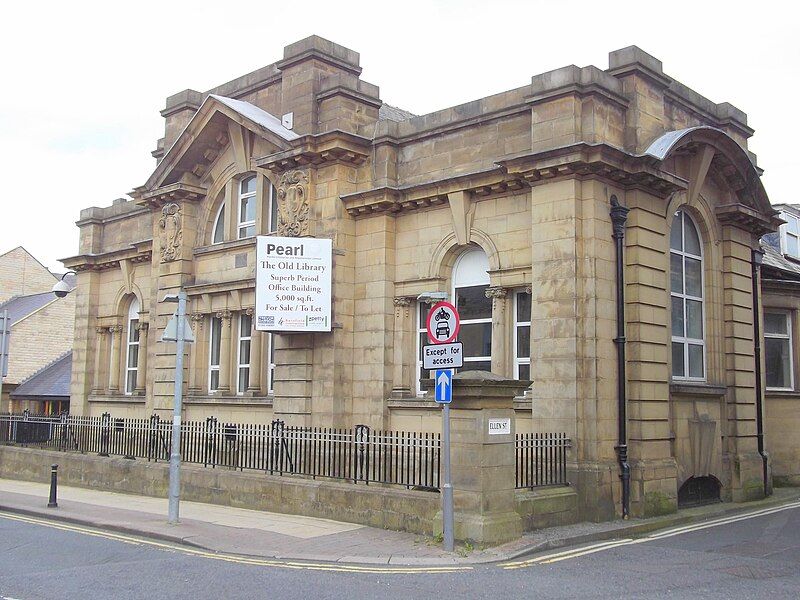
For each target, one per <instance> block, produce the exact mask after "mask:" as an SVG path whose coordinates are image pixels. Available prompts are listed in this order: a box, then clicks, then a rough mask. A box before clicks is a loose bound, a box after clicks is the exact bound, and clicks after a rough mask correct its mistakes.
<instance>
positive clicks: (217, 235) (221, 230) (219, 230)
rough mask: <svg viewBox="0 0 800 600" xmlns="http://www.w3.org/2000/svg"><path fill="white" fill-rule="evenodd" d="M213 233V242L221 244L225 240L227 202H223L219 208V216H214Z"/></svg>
mask: <svg viewBox="0 0 800 600" xmlns="http://www.w3.org/2000/svg"><path fill="white" fill-rule="evenodd" d="M213 232H214V233H213V234H212V237H211V243H212V244H219V243H221V242H224V241H225V203H224V202H223V203H222V204H221V205H220V207H219V210H218V211H217V216H216V217H215V218H214V229H213Z"/></svg>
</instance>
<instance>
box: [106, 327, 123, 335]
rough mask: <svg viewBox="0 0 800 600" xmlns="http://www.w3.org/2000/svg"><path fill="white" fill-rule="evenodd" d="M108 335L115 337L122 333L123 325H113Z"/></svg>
mask: <svg viewBox="0 0 800 600" xmlns="http://www.w3.org/2000/svg"><path fill="white" fill-rule="evenodd" d="M108 333H110V334H111V335H114V334H115V333H122V325H112V326H111V327H109V328H108Z"/></svg>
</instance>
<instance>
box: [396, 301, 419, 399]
mask: <svg viewBox="0 0 800 600" xmlns="http://www.w3.org/2000/svg"><path fill="white" fill-rule="evenodd" d="M393 303H394V348H393V362H394V370H393V373H392V397H393V398H410V397H412V396H414V395H415V394H414V382H413V378H412V376H411V374H412V373H413V372H414V370H415V365H416V357H415V356H414V342H413V341H414V331H413V319H412V310H413V309H412V307H413V306H414V298H412V297H410V296H400V297H397V298H394V299H393Z"/></svg>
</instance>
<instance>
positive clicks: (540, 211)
mask: <svg viewBox="0 0 800 600" xmlns="http://www.w3.org/2000/svg"><path fill="white" fill-rule="evenodd" d="M360 73H361V67H360V66H359V55H358V53H356V52H354V51H352V50H349V49H347V48H344V47H342V46H339V45H337V44H334V43H332V42H329V41H327V40H323V39H321V38H319V37H316V36H313V37H310V38H307V39H305V40H301V41H299V42H296V43H294V44H291V45H289V46H287V47H286V48H285V51H284V56H283V58H282V59H281V60H279V61H277V62H275V63H273V64H271V65H269V66H266V67H264V68H262V69H259V70H257V71H255V72H253V73H249V74H247V75H244V76H242V77H239V78H237V79H234V80H232V81H230V82H228V83H225V84H223V85H221V86H219V87H216V88H214V89H211V90H208V91H206V92H197V91H194V90H184V91H182V92H179V93H177V94H175V95H173V96H170V97H169V98H167V102H166V106H165V108H164V109H163V110H162V111H161V114H162V116H163V117H164V119H165V134H164V137H163V138H162V139H161V140H159V141H158V143H157V146H156V150H155V151H154V152H153V156H154V157H155V158H156V160H157V163H158V164H157V166H156V168H155V170H154V172H153V174H152V175H151V176H150V178H149V179H148V180H147V182H145V183H144V185H141V186H140V187H137V188H135V190H134V191H133V192H132V193H131V196H132V200H129V201H126V200H124V199H122V200H118V201H115V202H114V203H113V204H112V205H111V206H109V207H106V208H88V209H86V210H83V211H82V212H81V215H80V220H79V221H78V226H79V228H80V248H79V251H78V254H77V255H76V256H74V257H71V258H69V259H66V260H65V261H64V264H65V265H66V266H67V267H69V268H71V269H74V270H76V271H77V272H78V290H77V321H76V334H75V346H74V356H73V386H72V405H73V408H72V410H73V412H74V413H78V414H81V413H83V414H92V415H99V414H101V413H104V412H106V411H109V412H112V413H113V414H114V415H118V416H140V417H144V416H147V415H149V414H151V413H153V412H157V413H162V414H164V416H166V414H167V413H168V412H169V411H171V406H172V394H173V381H172V378H173V375H172V374H173V370H174V358H173V355H174V345H173V344H168V343H161V342H159V338H160V336H161V332H162V330H163V328H164V327H165V324H166V322H167V320H168V318H169V316H170V315H171V314H172V311H173V310H174V305H171V304H166V303H163V302H161V300H162V298H163V297H164V295H165V294H167V293H175V292H177V291H178V290H179V289H181V288H183V289H184V290H186V291H187V293H188V295H189V300H190V302H189V304H190V308H189V311H190V313H191V320H192V324H193V329H194V332H195V336H196V338H197V342H196V343H194V344H191V345H190V347H189V348H188V350H187V357H186V362H185V364H186V365H187V367H186V374H185V379H186V386H187V388H186V389H187V390H188V393H187V397H186V400H185V404H184V406H185V415H184V418H185V419H191V420H197V419H204V418H206V417H207V416H210V415H215V416H218V417H220V418H225V419H228V420H232V421H241V422H253V421H255V422H261V423H265V422H269V421H270V420H271V419H273V418H281V419H283V420H285V421H286V422H287V423H289V424H304V425H320V426H340V427H348V426H353V425H355V424H359V423H365V424H368V425H370V426H372V427H377V428H388V429H405V430H417V431H438V430H439V428H440V420H439V411H438V410H437V406H436V405H435V404H434V403H433V402H431V401H430V399H429V398H428V397H426V396H425V394H424V392H423V387H422V386H421V384H420V378H421V377H422V376H423V375H424V373H423V372H422V370H421V362H420V349H419V348H420V344H421V343H422V342H423V341H424V333H423V331H424V315H425V312H426V310H427V305H426V304H425V303H424V302H419V301H418V297H419V296H420V295H424V294H426V293H429V292H444V293H446V294H447V295H448V296H449V297H450V298H451V299H454V301H455V303H456V304H457V305H458V307H459V310H460V312H461V316H462V319H463V325H462V329H461V335H460V339H461V341H463V343H464V347H465V354H466V364H465V370H466V369H480V370H490V371H492V372H494V373H495V374H498V375H502V376H505V377H508V378H519V379H523V380H525V379H530V380H533V384H532V386H531V387H530V389H529V390H528V391H527V392H526V393H525V394H524V395H523V396H520V397H518V398H517V400H516V401H515V414H516V419H515V427H516V430H517V431H548V432H549V431H563V432H567V433H568V435H569V436H570V437H571V438H572V440H573V450H572V452H571V456H570V478H571V481H572V482H573V483H574V486H575V489H577V491H578V497H579V509H580V514H581V517H582V518H584V519H587V518H588V519H601V518H609V517H611V516H613V515H614V514H615V512H617V511H618V508H617V507H618V506H619V497H620V493H621V486H620V476H619V474H620V466H619V460H620V459H619V456H618V454H617V450H616V449H615V447H616V446H617V445H618V436H619V429H618V427H619V424H618V406H619V401H620V397H619V394H620V393H622V394H626V395H627V419H624V420H625V422H626V424H627V441H628V444H627V452H628V457H627V458H628V461H629V463H630V467H631V482H632V483H631V506H632V512H633V514H638V515H643V514H656V513H660V512H668V511H672V510H675V508H676V506H677V503H678V499H679V497H680V498H682V499H691V498H692V496H693V495H695V494H698V493H711V494H719V495H721V497H722V498H723V499H727V500H731V499H733V500H742V499H748V498H754V497H758V496H760V495H763V493H764V488H763V469H764V459H763V456H762V455H761V454H759V447H758V443H757V439H758V438H757V435H756V433H757V428H758V426H759V422H760V417H761V415H760V414H757V412H756V390H757V387H758V382H757V381H756V379H755V376H754V365H755V349H754V336H753V333H754V320H753V314H754V312H753V300H754V298H753V293H752V290H753V288H752V281H753V280H752V275H751V273H752V268H751V262H752V258H751V253H752V251H753V250H754V249H757V248H758V245H759V238H760V237H761V236H762V235H763V234H765V233H767V232H770V231H774V230H775V229H776V228H777V227H778V225H779V223H780V221H779V220H778V219H777V216H776V215H777V213H776V211H775V210H773V209H772V208H771V206H770V203H769V201H768V198H767V196H766V194H765V191H764V189H763V187H762V184H761V182H760V179H759V174H760V170H759V168H758V167H757V166H756V157H755V156H754V155H753V154H752V153H750V152H749V151H748V150H747V140H748V138H749V137H750V136H751V135H752V134H753V130H752V129H751V128H750V127H749V126H748V124H747V117H746V115H745V114H744V113H743V112H742V111H740V110H739V109H737V108H736V107H734V106H732V105H731V104H728V103H722V104H716V103H714V102H711V101H710V100H708V99H706V98H704V97H703V96H701V95H700V94H698V93H697V92H695V91H693V90H691V89H689V88H688V87H686V86H685V85H683V84H681V83H680V82H679V81H677V80H675V79H674V78H672V77H670V76H669V75H667V74H665V73H664V71H663V69H662V64H661V62H660V61H659V60H657V59H655V58H653V57H652V56H650V55H648V54H646V53H645V52H643V51H642V50H640V49H639V48H637V47H628V48H624V49H621V50H617V51H614V52H611V53H610V55H609V66H608V68H607V69H605V70H604V69H600V68H597V67H593V66H589V67H583V68H579V67H576V66H567V67H564V68H561V69H557V70H555V71H551V72H548V73H543V74H540V75H535V76H533V77H532V78H531V80H530V81H529V82H528V83H526V84H524V85H522V86H521V87H518V88H516V89H512V90H508V91H505V92H501V93H498V94H495V95H492V96H488V97H486V98H482V99H480V100H476V101H474V102H470V103H467V104H463V105H460V106H455V107H452V108H447V109H444V110H440V111H437V112H434V113H430V114H427V115H422V116H415V115H413V114H411V113H409V112H406V111H404V110H401V109H398V108H395V107H392V106H390V105H388V104H385V103H384V102H383V100H382V99H381V98H380V94H379V89H378V87H377V86H375V85H373V84H371V83H367V82H366V81H363V80H362V79H361V78H360ZM613 205H616V207H617V208H616V215H617V217H618V222H617V235H618V237H620V238H621V237H622V236H624V252H623V254H622V268H621V272H618V269H617V263H616V254H615V239H614V237H613V234H614V228H612V218H611V209H612V206H613ZM626 217H627V218H626ZM270 233H277V234H279V235H297V236H315V237H327V238H331V239H332V240H333V247H334V271H333V296H334V297H333V322H334V324H333V330H332V331H331V332H330V333H314V334H273V335H270V334H265V333H261V332H257V331H254V330H253V329H252V311H253V307H254V303H255V299H254V285H255V281H254V272H255V271H254V267H255V264H254V263H255V238H254V236H256V235H268V234H270ZM619 277H624V282H625V285H624V288H623V289H624V294H625V300H624V311H623V316H624V320H625V337H626V339H627V343H626V346H625V348H626V351H627V358H626V360H625V364H624V367H625V371H624V376H623V377H624V379H623V382H624V385H623V386H621V389H619V388H618V385H617V383H618V377H619V376H618V360H617V352H616V349H615V339H616V338H617V337H618V336H617V331H616V323H617V310H616V309H617V295H616V284H617V281H618V278H619ZM620 341H622V340H621V339H620ZM623 441H624V440H623Z"/></svg>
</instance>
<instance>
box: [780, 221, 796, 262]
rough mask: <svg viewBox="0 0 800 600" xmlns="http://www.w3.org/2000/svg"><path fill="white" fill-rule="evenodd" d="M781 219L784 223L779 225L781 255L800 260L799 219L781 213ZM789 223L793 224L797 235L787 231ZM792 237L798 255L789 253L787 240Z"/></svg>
mask: <svg viewBox="0 0 800 600" xmlns="http://www.w3.org/2000/svg"><path fill="white" fill-rule="evenodd" d="M781 219H783V220H784V221H786V223H785V224H783V225H781V254H785V255H786V256H791V257H793V258H800V217H797V216H795V215H793V214H791V213H787V212H785V211H784V212H782V213H781ZM791 222H794V224H795V230H796V231H798V233H792V232H791V231H789V225H790V224H791ZM790 237H792V238H794V239H795V240H796V242H797V248H798V254H792V253H791V252H789V242H788V239H789V238H790Z"/></svg>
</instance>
